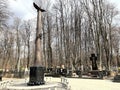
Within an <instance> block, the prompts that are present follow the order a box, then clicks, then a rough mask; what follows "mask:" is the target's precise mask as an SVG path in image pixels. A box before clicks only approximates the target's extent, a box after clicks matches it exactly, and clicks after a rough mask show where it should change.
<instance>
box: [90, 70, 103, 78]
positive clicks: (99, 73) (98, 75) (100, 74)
mask: <svg viewBox="0 0 120 90" xmlns="http://www.w3.org/2000/svg"><path fill="white" fill-rule="evenodd" d="M88 75H89V76H91V77H92V78H100V79H103V72H102V71H99V70H92V71H90V72H88Z"/></svg>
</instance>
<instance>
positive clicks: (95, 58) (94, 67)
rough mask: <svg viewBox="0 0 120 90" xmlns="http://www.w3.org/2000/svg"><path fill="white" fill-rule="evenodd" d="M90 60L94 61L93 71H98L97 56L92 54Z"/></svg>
mask: <svg viewBox="0 0 120 90" xmlns="http://www.w3.org/2000/svg"><path fill="white" fill-rule="evenodd" d="M90 60H91V61H92V70H98V67H97V63H96V61H97V57H96V56H95V54H94V53H93V54H91V57H90Z"/></svg>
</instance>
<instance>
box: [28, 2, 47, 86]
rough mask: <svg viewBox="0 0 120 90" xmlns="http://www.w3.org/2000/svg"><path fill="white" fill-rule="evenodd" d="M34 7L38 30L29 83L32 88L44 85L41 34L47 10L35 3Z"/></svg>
mask: <svg viewBox="0 0 120 90" xmlns="http://www.w3.org/2000/svg"><path fill="white" fill-rule="evenodd" d="M33 5H34V7H35V9H36V10H37V28H36V40H35V59H34V66H32V67H30V79H29V83H28V85H30V86H34V85H42V84H44V67H43V64H42V60H41V32H42V22H41V14H42V12H44V11H45V10H43V9H41V8H40V7H38V6H37V5H36V4H35V3H33Z"/></svg>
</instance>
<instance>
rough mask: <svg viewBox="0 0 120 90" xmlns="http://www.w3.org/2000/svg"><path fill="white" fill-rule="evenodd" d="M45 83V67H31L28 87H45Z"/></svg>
mask: <svg viewBox="0 0 120 90" xmlns="http://www.w3.org/2000/svg"><path fill="white" fill-rule="evenodd" d="M43 84H45V81H44V67H41V66H39V67H38V66H34V67H30V76H29V82H28V83H27V85H28V86H35V85H43Z"/></svg>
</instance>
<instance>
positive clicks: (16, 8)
mask: <svg viewBox="0 0 120 90" xmlns="http://www.w3.org/2000/svg"><path fill="white" fill-rule="evenodd" d="M8 1H9V4H10V5H9V6H10V8H11V12H13V13H14V15H15V16H17V17H20V18H22V19H30V18H33V17H36V12H35V9H34V8H33V0H8ZM108 1H109V2H111V3H113V4H115V6H116V8H118V10H119V11H120V0H108Z"/></svg>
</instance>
